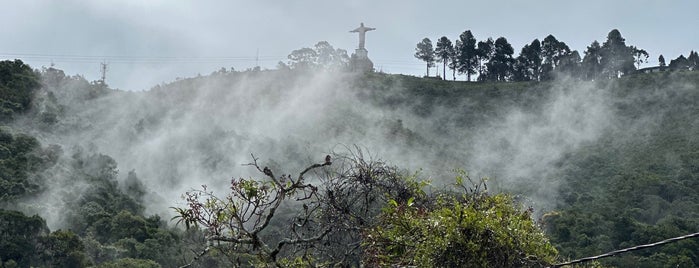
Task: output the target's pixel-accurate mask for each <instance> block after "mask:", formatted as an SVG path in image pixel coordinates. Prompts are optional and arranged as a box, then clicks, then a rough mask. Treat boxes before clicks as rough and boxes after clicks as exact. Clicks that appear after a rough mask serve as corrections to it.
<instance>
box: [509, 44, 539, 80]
mask: <svg viewBox="0 0 699 268" xmlns="http://www.w3.org/2000/svg"><path fill="white" fill-rule="evenodd" d="M542 61H543V59H542V57H541V43H540V42H539V39H534V41H532V42H531V44H528V45H524V47H522V51H521V52H520V53H519V57H517V59H516V70H515V74H516V75H515V76H516V77H515V80H517V81H530V80H534V81H539V79H540V75H541V63H542Z"/></svg>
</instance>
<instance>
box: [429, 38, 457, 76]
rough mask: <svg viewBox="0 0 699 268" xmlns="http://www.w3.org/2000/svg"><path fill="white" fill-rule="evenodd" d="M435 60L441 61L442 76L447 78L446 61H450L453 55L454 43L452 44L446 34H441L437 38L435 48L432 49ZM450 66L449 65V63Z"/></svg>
mask: <svg viewBox="0 0 699 268" xmlns="http://www.w3.org/2000/svg"><path fill="white" fill-rule="evenodd" d="M434 52H435V54H436V56H437V61H439V62H441V63H442V66H443V67H444V68H442V78H443V79H445V80H446V79H447V63H448V62H449V61H451V60H452V59H453V58H454V57H453V55H454V45H452V43H451V40H449V38H447V37H446V36H442V37H441V38H439V40H437V48H436V49H435V50H434ZM450 66H451V65H450Z"/></svg>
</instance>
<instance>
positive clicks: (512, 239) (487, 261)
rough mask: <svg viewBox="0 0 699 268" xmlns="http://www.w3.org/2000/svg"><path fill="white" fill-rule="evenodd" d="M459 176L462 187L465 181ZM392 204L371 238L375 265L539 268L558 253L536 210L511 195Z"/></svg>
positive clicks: (369, 248)
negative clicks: (539, 223)
mask: <svg viewBox="0 0 699 268" xmlns="http://www.w3.org/2000/svg"><path fill="white" fill-rule="evenodd" d="M465 177H466V178H467V176H459V177H457V185H460V186H463V184H462V183H463V179H464V178H465ZM413 200H414V199H413V198H410V199H408V201H406V202H402V203H398V202H397V201H395V200H390V201H389V204H388V206H387V207H386V208H385V209H384V210H383V213H382V214H381V215H380V222H379V224H378V225H377V226H376V227H374V228H372V229H370V230H368V231H367V232H366V233H365V234H364V237H365V239H366V240H365V242H364V243H363V244H364V247H365V252H367V254H366V255H365V258H364V261H365V263H366V264H368V265H371V266H389V265H399V266H406V265H408V266H411V265H414V266H418V267H539V266H542V265H546V264H552V263H553V262H554V261H555V260H556V254H557V251H556V249H555V248H554V247H553V246H552V245H551V244H550V243H549V242H548V240H547V239H546V237H545V236H544V234H543V233H542V231H541V230H540V229H539V228H538V227H537V226H536V224H535V223H534V222H533V220H532V219H531V210H522V209H521V207H520V206H519V205H518V204H517V203H516V202H515V201H514V200H513V199H512V197H511V196H509V195H506V194H497V195H488V194H487V193H485V192H480V191H474V192H472V193H468V194H462V195H461V196H459V195H458V194H455V193H446V194H440V195H438V196H436V197H434V201H433V203H432V204H429V205H417V204H416V203H414V202H413Z"/></svg>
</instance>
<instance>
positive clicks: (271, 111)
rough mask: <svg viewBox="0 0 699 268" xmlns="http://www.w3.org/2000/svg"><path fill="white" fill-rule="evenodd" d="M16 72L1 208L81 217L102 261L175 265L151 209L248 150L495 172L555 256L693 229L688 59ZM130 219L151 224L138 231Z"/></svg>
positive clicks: (664, 259) (694, 93) (664, 256)
mask: <svg viewBox="0 0 699 268" xmlns="http://www.w3.org/2000/svg"><path fill="white" fill-rule="evenodd" d="M5 63H7V62H5ZM10 69H13V71H12V72H8V73H9V75H6V76H3V77H11V78H10V79H6V78H3V79H5V80H3V81H23V82H22V83H21V85H22V87H18V86H17V85H18V83H15V82H12V83H10V82H5V83H4V84H0V89H2V90H4V91H0V92H3V94H2V97H3V100H2V101H3V102H2V103H3V106H2V107H3V110H2V113H3V120H2V122H3V124H4V126H3V128H2V129H1V130H2V137H3V138H2V140H1V142H2V146H3V147H1V148H0V152H2V155H3V157H5V158H4V160H3V162H2V165H3V166H2V168H3V172H4V173H3V176H2V179H3V184H1V185H2V186H3V187H8V188H6V189H12V190H6V191H3V192H4V193H5V195H3V198H2V199H0V200H1V201H2V202H3V203H2V206H3V207H4V208H5V209H9V208H12V209H20V210H22V211H24V212H25V213H27V215H32V214H33V213H38V214H39V216H41V217H42V218H43V219H45V220H46V222H45V223H44V225H47V226H44V227H41V224H37V226H39V227H37V228H39V229H41V228H48V227H50V229H51V230H57V229H64V230H71V231H72V232H74V233H75V234H73V235H77V236H76V237H79V240H80V241H82V243H83V244H86V245H87V244H89V245H91V246H86V247H85V250H84V253H82V254H84V255H85V256H84V259H85V260H88V259H89V260H91V261H93V262H96V261H100V262H101V261H113V260H114V259H113V258H112V259H110V258H108V257H104V256H105V255H104V254H107V252H109V251H110V250H115V249H116V252H117V253H115V254H114V256H119V258H124V257H130V258H137V259H144V260H145V259H148V260H150V261H154V262H158V263H159V264H160V265H163V266H172V265H174V264H177V265H181V264H178V263H177V261H176V260H177V258H176V256H177V254H178V253H177V252H179V251H178V250H182V248H184V247H186V245H185V242H183V240H182V239H184V237H185V236H184V235H180V234H177V232H176V231H174V230H171V229H169V227H167V226H168V225H169V223H168V222H166V221H162V220H161V219H160V218H159V217H158V216H150V217H149V216H148V215H156V214H157V215H161V216H164V217H165V216H170V215H168V213H172V211H170V210H169V209H168V208H169V207H172V206H174V205H175V203H177V202H179V196H180V195H181V194H182V193H183V192H185V191H186V190H187V189H191V188H193V187H198V186H199V185H201V184H208V185H210V187H212V188H214V189H227V186H226V185H227V184H228V179H229V178H230V177H231V176H241V177H248V176H252V175H254V174H255V173H254V172H253V171H252V170H250V169H249V168H246V167H241V166H240V164H242V163H248V162H249V161H250V153H254V154H255V155H258V156H261V157H262V160H264V161H265V162H266V163H269V164H268V165H269V166H270V168H274V169H281V170H295V169H299V168H300V167H303V166H305V165H307V164H308V163H309V162H313V160H315V158H319V156H323V155H325V154H326V153H329V152H333V151H342V150H343V148H346V147H347V146H352V145H353V144H356V145H358V146H360V147H362V148H367V149H368V151H369V152H370V153H371V154H372V155H373V156H375V157H376V158H380V159H384V160H386V161H388V162H390V163H391V164H395V165H397V166H399V167H401V168H404V169H407V170H411V171H416V170H419V169H422V172H421V174H422V175H421V176H424V177H430V178H433V180H434V182H433V187H434V190H435V191H438V190H439V189H441V187H444V186H445V185H448V184H449V183H451V181H449V180H447V179H445V178H452V177H453V172H452V170H453V169H455V168H463V169H465V170H467V171H469V172H470V174H471V176H472V177H481V176H487V177H489V178H490V179H489V181H488V186H489V188H490V189H491V191H494V192H498V191H501V192H508V193H513V194H515V195H516V196H517V200H518V202H520V203H523V204H525V205H527V206H531V207H532V208H533V209H534V214H533V215H534V217H535V218H536V220H539V221H540V222H541V224H542V226H543V228H544V229H545V231H546V232H545V233H546V234H547V235H548V236H549V237H550V239H551V241H552V242H553V244H554V245H555V246H556V248H557V249H558V250H559V252H560V257H561V259H566V258H576V257H585V256H588V255H594V254H597V253H602V252H604V251H608V250H612V249H616V248H621V247H626V246H631V245H635V244H640V243H647V242H653V241H656V240H660V239H662V238H667V237H671V236H676V235H682V234H686V233H689V232H696V231H699V230H697V226H699V192H698V191H699V190H697V189H699V178H697V177H696V173H697V172H696V171H697V170H699V154H697V152H699V140H697V139H696V138H695V137H699V109H697V108H696V107H695V104H696V103H697V101H699V72H696V71H675V72H661V73H650V74H632V75H626V76H623V77H621V78H618V79H601V80H597V81H580V80H577V79H574V78H564V77H559V78H558V79H555V80H551V81H544V82H534V81H529V82H457V81H443V80H438V79H432V78H417V77H411V76H405V75H391V74H382V73H369V74H346V73H341V72H324V71H320V72H305V71H301V70H274V71H255V70H252V71H246V72H233V71H226V70H225V69H224V70H221V71H217V72H214V73H212V74H210V75H206V76H199V77H193V78H187V79H180V80H177V81H173V82H171V83H167V84H162V85H158V86H156V87H154V88H152V89H150V90H148V91H145V92H128V91H118V90H112V89H109V88H108V86H107V85H105V84H103V83H100V82H88V81H86V80H85V79H84V78H82V77H80V76H66V75H65V74H64V73H63V72H62V71H60V70H57V69H53V68H48V69H43V70H37V71H31V68H29V67H28V66H25V65H22V64H21V62H20V63H17V62H14V65H13V67H11V68H10ZM3 75H5V74H4V73H3ZM13 83H14V84H13ZM13 90H14V91H13ZM6 92H12V93H11V94H10V93H6ZM15 92H19V93H21V94H15ZM27 98H30V99H29V100H28V99H27ZM8 156H9V158H8ZM7 159H11V161H10V160H7ZM318 160H319V159H318ZM8 174H9V175H8ZM8 185H9V186H8ZM221 191H223V190H221ZM66 193H70V194H69V195H66ZM68 196H74V198H69V197H68ZM49 203H50V204H51V205H50V206H48V205H45V204H49ZM3 213H5V212H3ZM8 213H9V212H8ZM7 215H9V214H7ZM167 218H169V217H167ZM125 223H132V224H133V226H142V227H143V228H142V229H139V228H140V227H139V228H135V229H134V230H137V232H138V235H136V236H134V235H133V234H130V233H129V232H130V231H128V230H122V229H120V228H119V226H120V225H124V226H128V224H125ZM105 226H109V227H105ZM100 230H103V231H100ZM132 231H133V230H132ZM122 235H123V236H122ZM190 235H191V236H196V235H195V234H190ZM68 236H69V235H68ZM128 237H132V238H128ZM76 239H77V238H76ZM129 239H131V240H129ZM174 241H177V242H174ZM146 245H147V246H146ZM190 246H191V245H190ZM151 247H155V248H157V247H161V249H162V251H163V252H167V253H166V254H160V255H159V256H158V254H154V252H150V251H147V250H146V249H147V248H151ZM89 248H92V249H89ZM697 251H699V243H697V242H696V241H692V240H688V241H684V242H680V243H677V244H674V245H672V246H666V247H662V248H659V249H657V250H648V251H641V252H639V253H636V254H628V255H623V256H621V257H618V258H612V259H609V260H607V261H606V262H605V263H604V264H608V265H615V266H620V267H624V266H637V265H648V267H658V266H662V265H665V264H678V265H690V266H691V265H692V264H697V263H699V259H697V258H698V256H697V255H696V254H694V253H693V252H697ZM149 252H150V253H149ZM17 254H20V255H21V254H28V253H26V252H24V253H22V252H19V253H17ZM100 254H102V255H100ZM110 254H111V253H110ZM98 256H102V257H99V258H102V259H99V258H98ZM3 259H7V256H3Z"/></svg>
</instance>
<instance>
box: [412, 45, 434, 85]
mask: <svg viewBox="0 0 699 268" xmlns="http://www.w3.org/2000/svg"><path fill="white" fill-rule="evenodd" d="M415 57H416V58H418V59H419V60H421V61H424V62H425V63H426V64H427V72H426V76H430V67H434V61H435V59H434V49H433V48H432V41H430V39H429V38H427V37H425V38H424V39H422V41H421V42H420V43H417V47H416V48H415Z"/></svg>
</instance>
